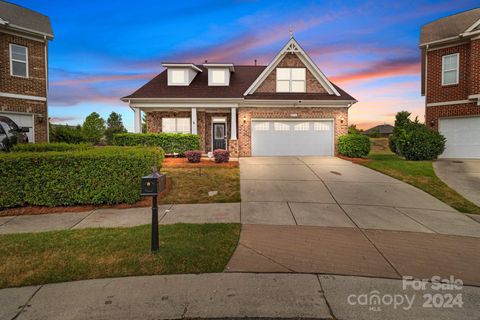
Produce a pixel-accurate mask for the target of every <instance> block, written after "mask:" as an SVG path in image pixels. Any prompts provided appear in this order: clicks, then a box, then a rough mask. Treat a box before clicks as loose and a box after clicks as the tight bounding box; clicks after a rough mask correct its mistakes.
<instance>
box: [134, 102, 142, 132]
mask: <svg viewBox="0 0 480 320" xmlns="http://www.w3.org/2000/svg"><path fill="white" fill-rule="evenodd" d="M133 111H134V112H135V117H134V119H135V120H134V123H133V132H135V133H142V111H141V110H140V108H133Z"/></svg>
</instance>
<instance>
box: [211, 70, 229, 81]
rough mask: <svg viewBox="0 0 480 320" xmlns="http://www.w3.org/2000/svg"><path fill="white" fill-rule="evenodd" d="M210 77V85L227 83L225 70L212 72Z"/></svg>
mask: <svg viewBox="0 0 480 320" xmlns="http://www.w3.org/2000/svg"><path fill="white" fill-rule="evenodd" d="M211 75H212V79H211V83H212V84H225V83H226V82H227V79H226V78H227V77H226V74H225V70H212V71H211Z"/></svg>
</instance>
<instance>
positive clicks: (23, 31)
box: [0, 1, 53, 142]
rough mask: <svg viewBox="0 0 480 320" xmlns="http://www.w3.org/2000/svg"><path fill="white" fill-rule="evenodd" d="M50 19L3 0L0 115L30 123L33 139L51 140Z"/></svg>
mask: <svg viewBox="0 0 480 320" xmlns="http://www.w3.org/2000/svg"><path fill="white" fill-rule="evenodd" d="M52 39H53V32H52V27H51V25H50V19H49V18H48V17H47V16H44V15H42V14H40V13H38V12H35V11H31V10H29V9H26V8H23V7H21V6H18V5H15V4H12V3H8V2H4V1H0V116H7V117H9V118H11V119H12V120H13V121H15V122H16V123H17V124H18V125H19V126H21V127H28V128H29V129H30V132H29V133H27V135H28V137H29V141H30V142H47V141H48V102H47V97H48V41H49V40H52Z"/></svg>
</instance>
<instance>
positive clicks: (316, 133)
mask: <svg viewBox="0 0 480 320" xmlns="http://www.w3.org/2000/svg"><path fill="white" fill-rule="evenodd" d="M333 131H334V130H333V121H332V120H294V121H289V120H253V121H252V155H253V156H332V155H333Z"/></svg>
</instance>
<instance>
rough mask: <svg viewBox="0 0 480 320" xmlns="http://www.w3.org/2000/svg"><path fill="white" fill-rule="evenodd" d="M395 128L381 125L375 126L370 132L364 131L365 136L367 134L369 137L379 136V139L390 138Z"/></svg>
mask: <svg viewBox="0 0 480 320" xmlns="http://www.w3.org/2000/svg"><path fill="white" fill-rule="evenodd" d="M393 128H394V126H392V125H390V124H381V125H378V126H375V127H373V128H370V129H368V130H365V131H363V132H362V133H363V134H366V135H368V136H370V135H378V136H379V137H388V136H389V135H391V134H392V133H393Z"/></svg>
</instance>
